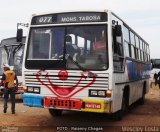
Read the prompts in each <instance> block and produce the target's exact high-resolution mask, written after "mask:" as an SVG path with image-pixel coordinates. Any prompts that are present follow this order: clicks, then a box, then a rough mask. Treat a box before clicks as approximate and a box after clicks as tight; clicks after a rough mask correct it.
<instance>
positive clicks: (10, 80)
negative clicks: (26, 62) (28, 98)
mask: <svg viewBox="0 0 160 132" xmlns="http://www.w3.org/2000/svg"><path fill="white" fill-rule="evenodd" d="M3 68H4V73H3V75H2V78H1V82H0V86H2V85H3V86H4V110H3V112H4V113H6V112H7V108H8V106H7V103H8V98H9V95H10V99H11V111H12V114H15V92H16V90H18V79H17V76H16V74H15V72H14V71H12V70H10V66H9V65H8V64H5V65H4V66H3ZM14 80H16V85H15V84H14Z"/></svg>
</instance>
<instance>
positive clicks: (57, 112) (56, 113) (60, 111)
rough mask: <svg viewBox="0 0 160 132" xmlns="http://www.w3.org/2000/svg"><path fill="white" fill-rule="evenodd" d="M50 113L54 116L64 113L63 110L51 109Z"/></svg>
mask: <svg viewBox="0 0 160 132" xmlns="http://www.w3.org/2000/svg"><path fill="white" fill-rule="evenodd" d="M49 113H50V114H51V115H52V116H61V115H62V110H57V109H49Z"/></svg>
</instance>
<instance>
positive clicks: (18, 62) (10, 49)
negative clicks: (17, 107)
mask: <svg viewBox="0 0 160 132" xmlns="http://www.w3.org/2000/svg"><path fill="white" fill-rule="evenodd" d="M25 40H26V37H23V38H22V42H21V43H18V42H17V40H16V37H11V38H7V39H3V40H2V41H1V44H0V76H2V74H3V72H4V71H3V65H4V64H9V65H10V66H11V69H13V70H14V71H15V73H16V75H17V77H18V81H19V86H18V91H17V92H16V93H17V94H23V93H24V89H23V86H22V60H23V51H24V45H25ZM0 91H1V95H2V94H3V92H2V91H3V87H1V90H0Z"/></svg>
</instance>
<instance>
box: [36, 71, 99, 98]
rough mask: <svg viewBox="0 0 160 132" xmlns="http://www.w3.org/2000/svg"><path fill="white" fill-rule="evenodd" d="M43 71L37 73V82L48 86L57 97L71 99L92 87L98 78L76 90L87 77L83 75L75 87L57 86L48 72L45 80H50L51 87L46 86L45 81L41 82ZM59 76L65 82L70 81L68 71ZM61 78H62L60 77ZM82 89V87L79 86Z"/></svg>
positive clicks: (60, 73) (61, 72) (89, 72)
mask: <svg viewBox="0 0 160 132" xmlns="http://www.w3.org/2000/svg"><path fill="white" fill-rule="evenodd" d="M41 72H42V71H41V70H39V71H38V72H37V75H36V78H37V80H38V81H39V82H40V83H41V84H42V85H44V86H46V87H47V88H48V89H49V90H50V91H51V92H52V93H54V94H55V95H56V96H57V97H71V96H73V95H75V94H76V93H78V92H80V91H82V90H83V89H85V88H87V87H89V86H91V85H92V84H93V83H94V82H95V81H96V78H95V77H93V78H92V80H91V81H90V82H89V83H88V84H86V85H85V86H81V88H78V89H76V87H78V86H79V84H80V83H81V81H82V80H86V79H87V77H86V76H85V75H84V74H83V73H81V77H80V79H79V80H78V81H77V83H76V84H74V85H73V86H69V87H67V86H58V85H55V84H54V83H53V82H51V80H50V78H49V75H48V72H46V74H45V78H46V79H47V80H48V82H49V85H48V84H46V83H45V82H44V81H42V80H41V78H40V77H39V76H40V75H41ZM87 73H88V74H93V73H92V72H91V71H87ZM58 76H59V79H61V80H63V81H65V80H67V79H68V72H67V71H64V70H62V71H60V72H59V73H58ZM60 76H61V77H60ZM79 87H80V86H79Z"/></svg>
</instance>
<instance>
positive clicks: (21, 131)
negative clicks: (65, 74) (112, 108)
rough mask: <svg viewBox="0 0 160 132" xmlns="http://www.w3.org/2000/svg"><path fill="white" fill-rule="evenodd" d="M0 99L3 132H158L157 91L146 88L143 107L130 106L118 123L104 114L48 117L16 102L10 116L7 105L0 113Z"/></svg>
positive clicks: (159, 109) (40, 110) (159, 102)
mask: <svg viewBox="0 0 160 132" xmlns="http://www.w3.org/2000/svg"><path fill="white" fill-rule="evenodd" d="M2 101H3V99H2V98H0V126H1V127H0V130H1V131H3V132H28V131H31V132H32V131H33V132H37V131H43V132H54V131H59V132H65V131H72V132H77V131H78V132H81V131H89V132H105V131H108V132H110V131H112V132H114V131H115V132H119V131H122V132H133V131H137V132H141V131H143V132H150V131H151V132H160V90H159V88H158V86H157V87H153V88H150V91H149V93H148V94H147V95H146V102H145V104H144V105H142V106H139V105H133V106H132V110H131V111H130V113H128V114H127V115H126V116H124V118H123V119H122V120H121V121H112V120H111V119H108V116H107V115H104V114H96V113H81V112H68V111H66V112H64V113H63V115H62V116H61V117H52V116H51V115H50V114H49V112H48V110H47V109H43V108H30V107H27V106H24V105H23V103H22V101H21V100H17V103H16V114H15V115H13V114H11V110H10V103H9V108H8V111H7V113H6V114H4V113H3V102H2Z"/></svg>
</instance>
